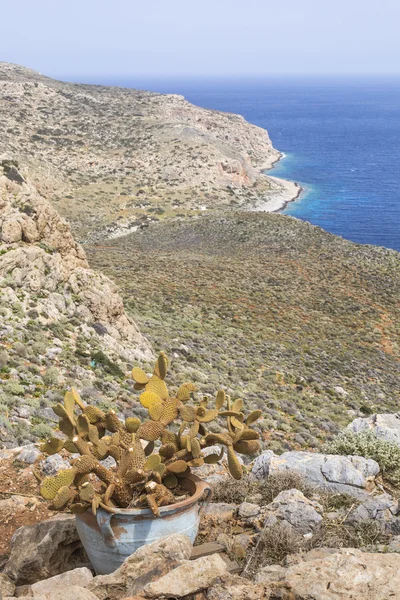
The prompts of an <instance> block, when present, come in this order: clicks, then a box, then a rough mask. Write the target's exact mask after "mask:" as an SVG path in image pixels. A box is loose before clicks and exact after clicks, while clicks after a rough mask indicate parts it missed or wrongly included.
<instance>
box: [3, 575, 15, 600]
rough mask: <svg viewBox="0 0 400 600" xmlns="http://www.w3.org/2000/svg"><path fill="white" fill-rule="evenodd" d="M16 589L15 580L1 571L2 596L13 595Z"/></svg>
mask: <svg viewBox="0 0 400 600" xmlns="http://www.w3.org/2000/svg"><path fill="white" fill-rule="evenodd" d="M14 591H15V584H14V582H13V581H11V579H10V578H9V577H7V575H5V574H4V573H0V598H4V596H13V595H14Z"/></svg>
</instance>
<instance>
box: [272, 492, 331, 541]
mask: <svg viewBox="0 0 400 600" xmlns="http://www.w3.org/2000/svg"><path fill="white" fill-rule="evenodd" d="M266 509H267V513H266V522H270V523H271V524H274V523H276V522H281V521H286V522H287V523H289V524H290V525H291V526H292V527H293V529H294V530H295V531H297V532H298V533H301V534H303V535H305V534H308V533H313V532H314V530H315V528H316V527H317V525H318V524H319V523H320V522H321V521H322V516H321V514H322V512H323V509H322V506H321V505H320V504H318V503H317V502H313V501H312V500H309V499H308V498H306V496H304V494H303V493H302V492H300V491H299V490H295V489H292V490H284V491H283V492H281V493H280V494H278V495H277V496H276V498H275V499H274V500H273V502H271V503H270V504H268V506H267V507H266ZM271 517H272V519H271Z"/></svg>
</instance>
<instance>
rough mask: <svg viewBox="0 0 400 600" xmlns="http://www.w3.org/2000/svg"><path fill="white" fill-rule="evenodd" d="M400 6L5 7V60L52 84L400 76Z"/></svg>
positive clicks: (96, 3)
mask: <svg viewBox="0 0 400 600" xmlns="http://www.w3.org/2000/svg"><path fill="white" fill-rule="evenodd" d="M399 27H400V0H273V1H272V0H140V1H138V0H107V1H106V0H16V1H15V2H2V3H1V10H0V61H7V62H14V63H20V64H23V65H26V66H29V67H32V68H34V69H37V70H39V71H41V72H42V73H44V74H46V75H52V76H62V75H65V76H72V77H75V76H76V78H77V79H81V80H82V79H83V78H84V76H85V75H86V76H92V77H93V76H97V75H112V76H115V77H118V76H126V75H139V76H153V75H155V76H159V75H165V76H168V75H225V76H234V75H244V74H246V75H249V76H253V75H259V74H278V73H279V74H287V73H296V74H304V73H306V74H320V73H325V74H332V73H335V74H344V73H360V74H365V73H371V74H376V73H380V74H391V73H397V74H400V35H399Z"/></svg>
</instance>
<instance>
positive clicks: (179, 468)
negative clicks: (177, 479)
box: [167, 460, 187, 474]
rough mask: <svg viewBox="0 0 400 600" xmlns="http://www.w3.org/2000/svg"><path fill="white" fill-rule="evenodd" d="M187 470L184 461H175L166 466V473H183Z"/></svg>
mask: <svg viewBox="0 0 400 600" xmlns="http://www.w3.org/2000/svg"><path fill="white" fill-rule="evenodd" d="M186 469H187V462H186V461H185V460H176V461H175V462H172V463H170V464H169V465H167V471H168V472H169V473H175V474H176V473H184V472H185V471H186Z"/></svg>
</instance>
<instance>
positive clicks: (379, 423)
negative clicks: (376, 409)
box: [347, 413, 400, 447]
mask: <svg viewBox="0 0 400 600" xmlns="http://www.w3.org/2000/svg"><path fill="white" fill-rule="evenodd" d="M347 429H350V431H353V432H354V433H361V432H362V431H372V432H373V433H374V434H375V435H376V437H377V438H379V439H381V440H385V441H386V442H393V443H394V444H396V445H397V446H399V447H400V413H395V414H376V415H371V416H370V417H366V418H363V417H359V418H358V419H354V421H352V422H351V423H350V425H348V426H347Z"/></svg>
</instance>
